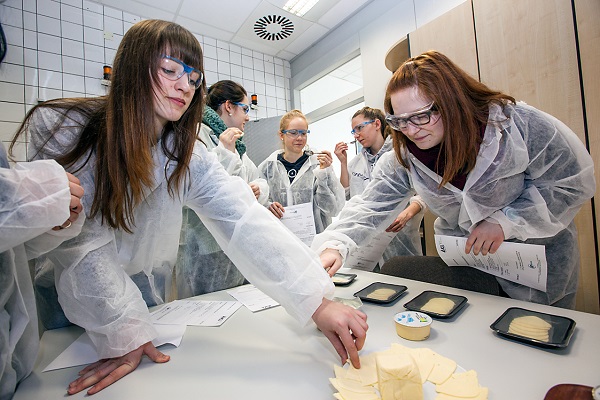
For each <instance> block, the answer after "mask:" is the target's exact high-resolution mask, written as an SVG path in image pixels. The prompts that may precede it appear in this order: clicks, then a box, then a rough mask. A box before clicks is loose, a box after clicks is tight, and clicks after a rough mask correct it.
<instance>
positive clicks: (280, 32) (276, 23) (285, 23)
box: [254, 15, 294, 40]
mask: <svg viewBox="0 0 600 400" xmlns="http://www.w3.org/2000/svg"><path fill="white" fill-rule="evenodd" d="M293 32H294V23H293V22H292V21H290V20H289V19H287V18H286V17H282V16H281V15H265V16H264V17H261V18H259V19H258V20H257V21H256V22H255V23H254V33H256V35H257V36H258V37H259V38H261V39H264V40H282V39H286V38H288V37H290V35H291V34H292V33H293Z"/></svg>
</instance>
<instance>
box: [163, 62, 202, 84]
mask: <svg viewBox="0 0 600 400" xmlns="http://www.w3.org/2000/svg"><path fill="white" fill-rule="evenodd" d="M158 73H159V74H160V75H162V76H164V77H165V78H167V79H168V80H170V81H176V80H178V79H179V78H181V77H182V76H183V74H188V83H189V85H190V87H192V88H194V90H195V89H198V88H199V87H200V85H201V84H202V78H203V74H202V71H200V70H198V69H196V68H192V67H190V66H189V65H187V64H186V63H184V62H183V61H181V60H178V59H177V58H175V57H171V56H167V55H163V56H162V58H161V59H160V65H159V68H158Z"/></svg>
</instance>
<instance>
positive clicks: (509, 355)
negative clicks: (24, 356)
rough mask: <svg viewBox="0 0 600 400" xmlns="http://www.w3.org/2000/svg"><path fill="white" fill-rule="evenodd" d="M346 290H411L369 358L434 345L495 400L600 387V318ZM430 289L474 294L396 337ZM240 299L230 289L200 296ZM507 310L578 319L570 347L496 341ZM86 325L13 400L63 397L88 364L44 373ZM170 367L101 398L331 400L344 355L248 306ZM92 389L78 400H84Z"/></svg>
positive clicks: (195, 337) (62, 336)
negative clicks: (407, 311)
mask: <svg viewBox="0 0 600 400" xmlns="http://www.w3.org/2000/svg"><path fill="white" fill-rule="evenodd" d="M352 272H353V273H357V274H358V278H357V279H356V280H355V281H354V282H353V283H352V284H351V285H350V286H347V287H338V288H337V289H336V296H338V297H344V298H350V297H352V295H353V294H354V293H355V292H357V291H359V290H360V289H362V288H364V287H366V286H367V285H368V284H370V283H371V282H375V281H383V282H390V283H396V284H403V285H405V286H407V287H408V290H407V292H406V293H405V294H404V295H403V296H402V297H400V299H398V300H397V301H396V302H394V303H392V304H391V305H378V304H373V303H366V302H365V304H364V306H363V307H362V308H361V309H362V310H363V311H364V312H365V313H367V315H368V320H367V322H368V323H369V331H368V333H367V341H366V344H365V347H364V349H363V350H362V352H361V354H362V353H369V352H372V351H377V350H384V349H387V348H389V347H390V345H391V343H401V344H403V345H405V346H408V347H413V348H416V347H428V348H430V349H432V350H434V351H435V352H437V353H439V354H441V355H443V356H446V357H449V358H451V359H453V360H455V361H456V362H457V363H458V365H459V366H460V367H462V368H464V369H466V370H469V369H474V370H475V371H477V374H478V377H479V382H480V384H481V385H482V386H487V387H488V388H489V399H502V400H504V399H531V400H533V399H540V400H541V399H543V398H544V396H545V394H546V392H547V391H548V390H549V389H550V388H551V387H552V386H554V385H556V384H559V383H575V384H582V385H587V386H596V385H598V384H600V372H599V371H600V368H599V367H598V366H599V365H600V364H599V360H600V316H598V315H594V314H587V313H582V312H577V311H571V310H564V309H560V308H554V307H548V306H543V305H539V304H532V303H526V302H521V301H516V300H512V299H504V298H499V297H495V296H489V295H484V294H480V293H474V292H469V291H464V290H458V289H453V288H448V287H443V286H437V285H431V284H426V283H422V282H416V281H410V280H407V279H400V278H395V277H391V276H386V275H380V274H373V273H369V272H364V271H352ZM424 290H438V291H442V292H446V293H453V294H459V295H463V296H466V297H467V298H468V304H467V305H466V307H465V308H463V309H462V311H460V312H459V313H458V314H457V315H456V316H455V317H453V318H451V319H448V320H434V322H433V324H432V329H431V336H430V337H429V338H428V339H427V340H425V341H421V342H411V341H408V340H404V339H402V338H400V337H399V336H397V335H396V331H395V326H394V322H393V316H394V315H395V314H396V313H397V312H400V311H403V310H404V307H403V304H405V303H406V302H407V301H408V300H410V299H412V298H413V297H415V296H417V295H418V294H420V293H421V292H422V291H424ZM199 298H201V299H206V300H232V298H231V297H230V296H229V295H228V294H227V293H226V292H216V293H210V294H207V295H204V296H200V297H199ZM508 307H522V308H527V309H531V310H536V311H541V312H546V313H550V314H556V315H561V316H565V317H569V318H572V319H573V320H575V321H576V323H577V326H576V328H575V332H574V334H573V337H572V338H571V342H570V344H569V346H568V347H567V348H565V349H558V350H554V349H542V348H538V347H534V346H530V345H527V344H523V343H519V342H515V341H512V340H508V339H505V338H503V337H500V336H498V335H497V334H495V333H494V332H493V331H492V330H491V329H490V327H489V326H490V324H492V323H493V322H494V321H495V320H496V318H497V317H499V316H500V315H501V314H502V313H503V312H504V311H505V310H506V309H507V308H508ZM81 333H82V330H81V329H80V328H78V327H69V328H63V329H57V330H54V331H47V332H45V333H44V335H43V337H42V341H41V346H40V352H39V355H38V360H37V362H36V365H35V369H34V372H33V373H32V374H31V376H29V377H28V378H27V379H26V380H25V381H23V383H22V384H21V385H20V387H19V389H18V390H17V393H16V394H15V397H14V399H15V400H34V399H57V398H62V397H65V393H66V388H67V386H68V384H69V382H71V381H72V380H74V379H76V378H77V372H78V371H79V370H80V369H81V368H82V367H72V368H66V369H63V370H56V371H49V372H45V373H42V372H41V371H42V370H43V369H44V368H45V367H46V366H47V365H48V364H49V363H50V362H51V361H53V360H54V358H55V357H56V356H58V355H59V354H60V353H61V352H62V351H63V350H64V349H65V348H66V347H68V346H69V345H70V344H71V343H72V342H73V341H74V340H75V339H76V338H77V337H78V336H79V335H80V334H81ZM161 351H163V352H164V353H166V354H169V355H170V356H171V360H170V361H169V362H168V363H166V364H156V365H154V364H153V363H152V362H151V361H149V360H148V359H144V360H143V361H142V363H141V364H140V366H139V367H138V369H137V370H136V371H134V372H133V373H132V374H130V375H129V376H127V377H125V378H124V379H122V380H120V381H118V382H117V383H115V384H113V385H112V386H110V387H108V388H107V389H105V390H103V391H102V392H100V393H98V394H96V395H94V396H93V398H94V399H111V400H114V399H144V400H146V399H148V400H150V399H160V400H164V399H187V398H203V399H211V400H214V399H278V400H279V399H282V398H285V399H286V400H291V399H298V400H307V399H311V400H316V399H332V398H333V396H332V394H333V393H334V392H335V390H334V389H333V387H332V386H331V385H330V383H329V380H328V378H330V377H333V376H334V373H333V364H335V363H338V364H339V362H340V361H339V358H338V356H337V353H336V352H335V350H334V349H333V347H332V346H331V345H330V343H329V341H328V340H327V339H326V338H325V337H324V336H323V335H322V334H320V332H318V330H317V329H316V328H315V326H314V325H312V326H308V327H301V326H299V325H298V324H297V322H296V321H295V320H294V319H292V317H290V316H289V315H288V314H287V313H286V312H285V311H284V310H283V308H282V307H277V308H273V309H269V310H265V311H260V312H257V313H252V312H250V311H248V310H247V309H246V308H245V307H242V308H240V309H239V310H238V311H237V312H236V313H235V314H234V315H233V316H232V317H231V318H230V319H229V320H227V321H226V322H225V323H224V324H223V325H222V326H221V327H218V328H208V327H192V326H189V327H187V330H186V333H185V336H184V338H183V341H182V343H181V345H180V347H179V348H175V347H174V346H171V345H165V346H163V347H161ZM84 396H85V392H82V393H79V394H77V395H73V396H70V397H69V398H73V399H79V398H83V397H84Z"/></svg>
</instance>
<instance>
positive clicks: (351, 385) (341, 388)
mask: <svg viewBox="0 0 600 400" xmlns="http://www.w3.org/2000/svg"><path fill="white" fill-rule="evenodd" d="M329 382H331V384H332V385H333V387H334V388H335V389H336V390H337V391H338V392H340V395H341V396H342V397H343V398H344V400H377V399H379V397H378V396H377V393H376V392H375V389H374V388H373V387H371V386H363V385H362V384H361V383H360V382H357V381H352V380H349V379H341V378H329Z"/></svg>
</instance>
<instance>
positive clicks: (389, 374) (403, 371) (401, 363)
mask: <svg viewBox="0 0 600 400" xmlns="http://www.w3.org/2000/svg"><path fill="white" fill-rule="evenodd" d="M377 376H378V378H379V393H380V394H381V399H382V400H422V399H423V384H422V383H421V376H420V375H419V368H418V367H417V365H416V363H415V361H414V359H413V358H412V357H411V356H410V355H409V354H402V353H393V352H384V353H380V354H378V355H377Z"/></svg>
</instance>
